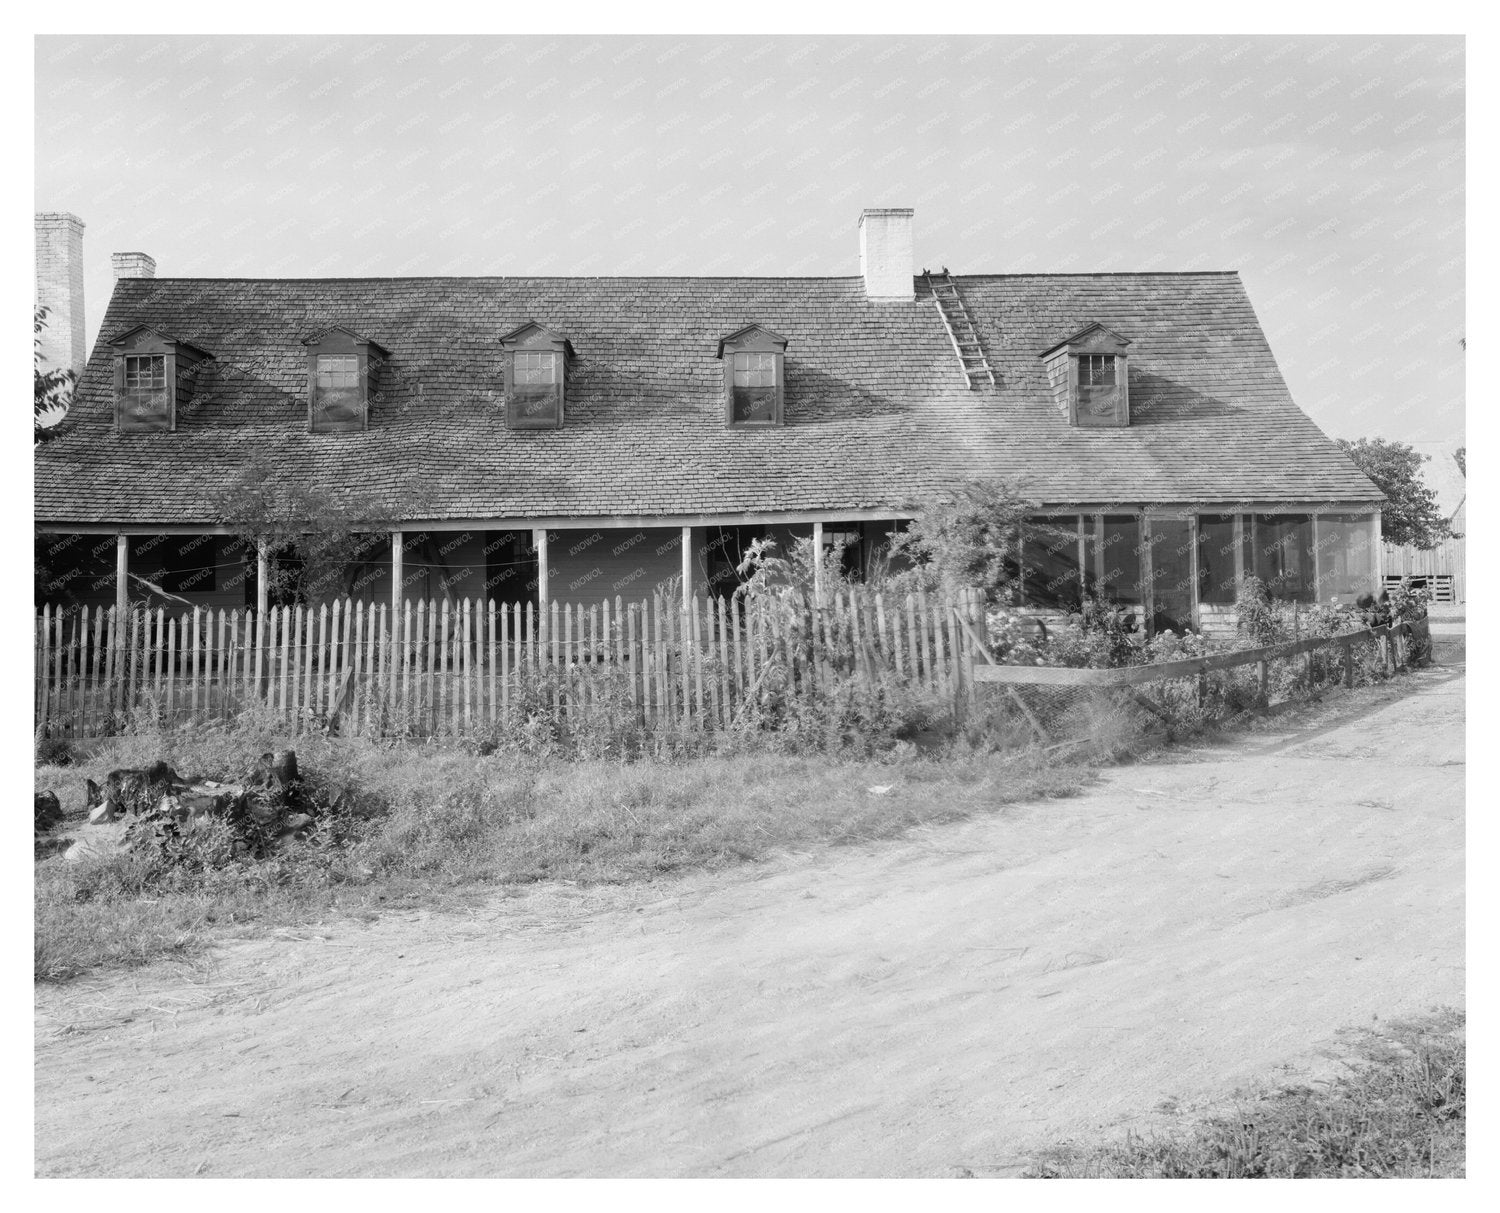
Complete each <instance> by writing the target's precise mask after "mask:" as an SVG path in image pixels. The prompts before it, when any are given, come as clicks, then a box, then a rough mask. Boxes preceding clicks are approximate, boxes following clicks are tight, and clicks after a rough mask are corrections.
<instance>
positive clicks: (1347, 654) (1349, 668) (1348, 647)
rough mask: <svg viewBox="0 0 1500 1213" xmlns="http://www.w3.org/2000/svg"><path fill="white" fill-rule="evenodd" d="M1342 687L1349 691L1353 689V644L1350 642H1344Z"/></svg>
mask: <svg viewBox="0 0 1500 1213" xmlns="http://www.w3.org/2000/svg"><path fill="white" fill-rule="evenodd" d="M1344 686H1345V687H1347V688H1349V689H1351V690H1352V689H1353V687H1354V642H1353V641H1352V640H1346V641H1344Z"/></svg>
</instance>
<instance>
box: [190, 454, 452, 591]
mask: <svg viewBox="0 0 1500 1213" xmlns="http://www.w3.org/2000/svg"><path fill="white" fill-rule="evenodd" d="M414 483H415V482H414V481H413V482H412V483H410V484H408V485H407V486H405V487H402V488H398V489H394V490H392V489H378V490H376V489H364V490H361V489H351V490H347V491H328V490H324V489H320V488H317V487H315V486H312V485H308V484H306V483H305V482H303V481H302V480H299V479H296V478H290V477H287V476H286V475H285V474H284V473H281V472H279V471H278V469H277V467H276V465H275V462H274V460H273V459H271V458H270V457H269V456H268V455H267V454H265V453H264V452H255V453H254V454H253V455H251V456H250V457H249V458H248V459H247V460H246V462H245V463H244V464H243V465H242V466H241V467H240V468H239V470H238V471H236V472H235V474H234V475H233V476H231V477H230V478H229V479H228V480H226V481H225V482H224V483H222V484H221V485H219V487H218V488H217V489H215V490H214V492H213V493H212V496H211V502H210V509H211V511H212V514H213V517H214V518H215V520H216V521H218V522H219V523H221V524H222V525H224V526H226V527H228V528H229V529H230V530H231V531H232V532H233V533H234V534H235V535H237V536H238V537H239V538H240V539H241V540H243V541H244V542H245V544H246V546H247V549H249V550H254V548H255V547H257V546H258V545H264V547H265V550H266V554H267V556H268V557H269V558H270V567H269V574H270V575H269V584H268V585H267V587H266V590H267V593H268V594H269V596H270V598H271V600H272V601H273V602H275V601H277V600H287V601H297V602H306V601H315V600H318V599H327V598H333V597H342V596H345V595H348V594H351V593H352V592H353V590H354V587H355V583H356V582H357V580H358V579H359V577H360V575H361V573H363V572H365V571H366V570H370V569H372V568H374V567H375V566H377V565H379V564H380V563H382V562H383V561H384V560H385V559H386V558H387V557H388V555H389V553H390V545H389V538H388V532H389V531H391V530H393V529H397V528H399V527H400V526H401V525H402V523H403V521H404V520H407V519H410V518H413V517H421V515H422V513H423V512H424V511H423V509H422V504H423V495H422V494H421V493H420V492H419V491H418V490H417V489H415V488H414V487H413V485H414ZM420 543H421V544H422V546H423V547H424V548H430V547H431V541H430V538H428V537H427V536H425V535H424V536H423V537H422V539H421V540H420ZM430 562H431V563H437V564H441V563H442V559H441V553H438V552H435V551H434V552H433V553H431V557H430Z"/></svg>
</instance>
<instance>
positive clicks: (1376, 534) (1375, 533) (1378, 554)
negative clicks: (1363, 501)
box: [1370, 510, 1385, 598]
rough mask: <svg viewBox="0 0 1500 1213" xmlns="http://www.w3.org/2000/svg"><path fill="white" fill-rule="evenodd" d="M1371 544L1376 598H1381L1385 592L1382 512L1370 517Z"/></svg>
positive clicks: (1377, 511)
mask: <svg viewBox="0 0 1500 1213" xmlns="http://www.w3.org/2000/svg"><path fill="white" fill-rule="evenodd" d="M1370 543H1371V545H1372V546H1373V547H1374V549H1375V560H1374V564H1375V585H1374V587H1373V590H1374V594H1375V597H1376V598H1379V597H1380V595H1381V593H1382V592H1383V591H1384V590H1385V544H1384V543H1382V542H1381V541H1380V511H1379V510H1376V511H1375V513H1374V514H1372V515H1371V516H1370Z"/></svg>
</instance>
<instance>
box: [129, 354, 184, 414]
mask: <svg viewBox="0 0 1500 1213" xmlns="http://www.w3.org/2000/svg"><path fill="white" fill-rule="evenodd" d="M121 408H122V412H123V414H124V415H125V416H127V417H129V419H130V420H131V421H132V422H133V423H135V424H136V425H138V426H140V427H141V428H143V429H145V428H150V429H170V428H171V424H170V419H171V413H172V407H171V403H170V401H169V400H168V399H167V359H166V355H165V354H127V355H126V356H125V394H124V397H123V398H122V400H121Z"/></svg>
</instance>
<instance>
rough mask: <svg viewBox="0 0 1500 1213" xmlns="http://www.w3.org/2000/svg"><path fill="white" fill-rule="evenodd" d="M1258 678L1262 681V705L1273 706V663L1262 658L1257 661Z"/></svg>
mask: <svg viewBox="0 0 1500 1213" xmlns="http://www.w3.org/2000/svg"><path fill="white" fill-rule="evenodd" d="M1255 674H1256V678H1257V679H1258V680H1259V683H1260V706H1261V707H1262V708H1268V707H1270V706H1271V663H1270V662H1269V661H1266V660H1265V659H1264V658H1262V659H1261V660H1260V661H1257V662H1256V663H1255Z"/></svg>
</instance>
